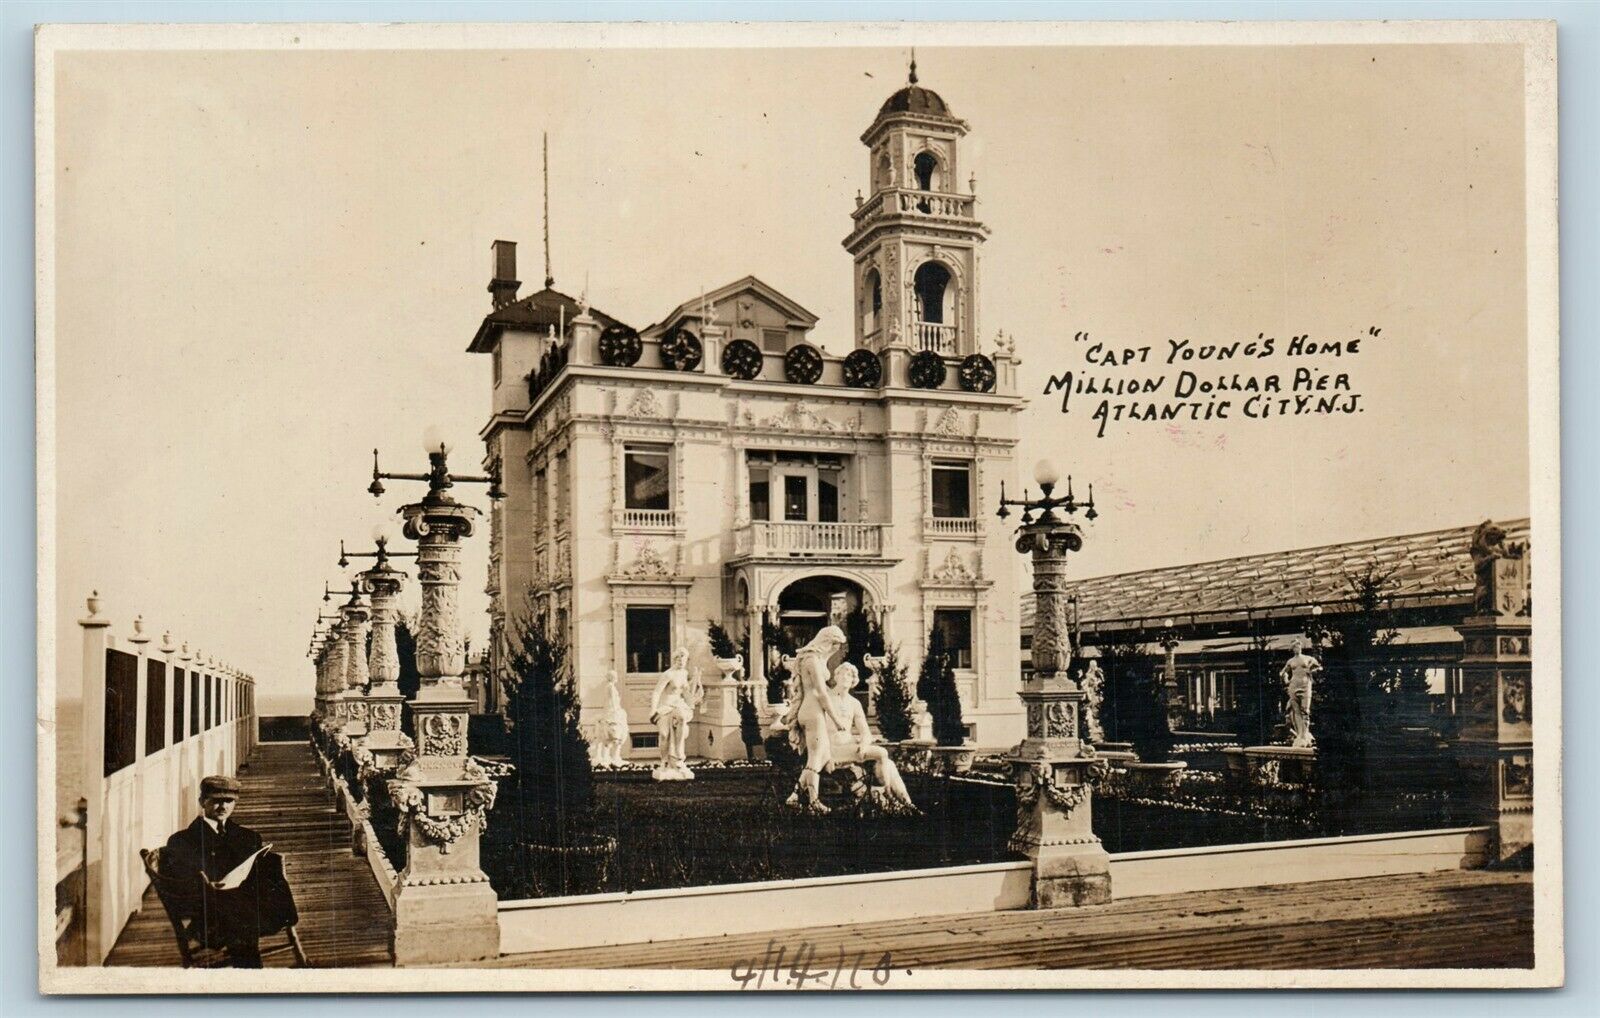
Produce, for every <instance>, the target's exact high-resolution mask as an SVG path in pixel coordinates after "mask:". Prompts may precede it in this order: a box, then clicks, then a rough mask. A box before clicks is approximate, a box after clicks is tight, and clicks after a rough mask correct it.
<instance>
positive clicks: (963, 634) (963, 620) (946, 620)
mask: <svg viewBox="0 0 1600 1018" xmlns="http://www.w3.org/2000/svg"><path fill="white" fill-rule="evenodd" d="M933 628H935V629H937V630H938V631H939V632H940V634H941V635H943V636H944V649H945V651H946V652H947V653H948V654H949V655H950V664H951V666H952V667H955V668H971V667H972V609H971V608H935V609H934V610H933Z"/></svg>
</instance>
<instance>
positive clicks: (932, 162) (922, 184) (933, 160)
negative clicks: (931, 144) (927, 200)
mask: <svg viewBox="0 0 1600 1018" xmlns="http://www.w3.org/2000/svg"><path fill="white" fill-rule="evenodd" d="M912 166H913V167H914V168H915V169H916V173H917V187H918V188H920V189H922V190H924V191H936V190H938V189H939V179H938V177H936V176H935V174H937V173H938V171H939V159H938V157H937V156H935V155H934V154H933V153H932V152H918V153H917V158H916V161H915V162H914V163H912Z"/></svg>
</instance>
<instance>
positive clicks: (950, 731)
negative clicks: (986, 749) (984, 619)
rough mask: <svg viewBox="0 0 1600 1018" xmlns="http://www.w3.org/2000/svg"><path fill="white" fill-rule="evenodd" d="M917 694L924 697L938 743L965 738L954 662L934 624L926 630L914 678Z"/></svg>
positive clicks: (952, 743)
mask: <svg viewBox="0 0 1600 1018" xmlns="http://www.w3.org/2000/svg"><path fill="white" fill-rule="evenodd" d="M917 695H918V696H919V697H921V698H922V699H923V700H925V701H927V704H928V713H929V714H931V715H933V738H934V741H936V742H937V743H938V744H939V745H941V746H959V745H961V744H962V743H963V742H965V741H966V725H965V724H963V722H962V720H961V693H960V691H959V690H958V689H957V688H956V670H955V666H954V665H952V664H951V663H950V655H949V654H947V653H945V649H944V634H943V633H941V632H939V630H938V629H937V628H934V629H933V630H930V631H929V633H928V653H927V656H926V657H924V658H923V660H922V674H921V675H920V676H919V677H918V679H917Z"/></svg>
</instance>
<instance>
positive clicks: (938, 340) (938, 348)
mask: <svg viewBox="0 0 1600 1018" xmlns="http://www.w3.org/2000/svg"><path fill="white" fill-rule="evenodd" d="M912 330H913V335H914V336H915V341H916V348H917V349H918V350H932V351H933V352H934V353H936V354H942V355H944V356H947V357H949V356H954V355H955V352H956V327H955V326H954V325H946V324H944V323H941V322H913V323H912Z"/></svg>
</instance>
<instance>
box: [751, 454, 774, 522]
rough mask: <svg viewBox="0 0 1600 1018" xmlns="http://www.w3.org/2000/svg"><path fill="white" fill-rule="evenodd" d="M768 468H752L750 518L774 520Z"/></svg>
mask: <svg viewBox="0 0 1600 1018" xmlns="http://www.w3.org/2000/svg"><path fill="white" fill-rule="evenodd" d="M769 477H770V473H769V471H768V470H767V468H766V467H751V468H750V518H751V519H752V520H770V519H772V483H771V481H770V480H769Z"/></svg>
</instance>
